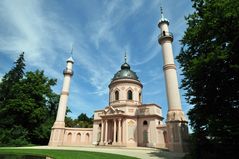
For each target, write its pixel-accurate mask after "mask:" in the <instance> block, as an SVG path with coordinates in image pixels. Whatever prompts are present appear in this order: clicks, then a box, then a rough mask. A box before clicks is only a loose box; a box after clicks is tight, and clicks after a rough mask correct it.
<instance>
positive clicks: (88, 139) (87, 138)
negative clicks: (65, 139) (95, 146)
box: [85, 133, 90, 143]
mask: <svg viewBox="0 0 239 159" xmlns="http://www.w3.org/2000/svg"><path fill="white" fill-rule="evenodd" d="M85 142H86V143H89V142H90V134H89V133H86V137H85Z"/></svg>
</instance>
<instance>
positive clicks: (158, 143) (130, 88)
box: [49, 9, 188, 152]
mask: <svg viewBox="0 0 239 159" xmlns="http://www.w3.org/2000/svg"><path fill="white" fill-rule="evenodd" d="M158 27H159V28H160V29H161V34H160V35H159V37H158V42H159V44H160V45H161V47H162V52H163V60H164V66H163V71H164V76H165V83H166V90H167V92H166V93H167V102H168V113H167V118H166V123H163V119H164V118H163V117H162V109H161V107H160V106H159V105H157V104H144V103H142V89H143V85H142V83H141V82H140V80H139V78H138V76H137V75H136V73H135V72H134V71H132V69H131V67H130V65H129V64H128V63H127V60H126V57H125V62H124V63H123V64H122V65H121V69H120V70H119V71H118V72H117V73H115V74H114V76H113V78H112V80H111V82H110V84H109V105H108V106H106V107H105V108H102V109H101V110H96V111H95V112H94V123H93V128H69V127H65V121H64V120H65V114H66V105H67V100H68V96H69V88H70V80H71V77H72V76H73V70H72V68H73V67H72V66H73V64H74V60H73V58H72V57H70V58H69V59H68V60H67V66H66V69H65V70H64V73H63V74H64V82H63V88H62V92H61V97H60V102H59V106H58V112H57V117H56V121H55V123H54V125H53V127H52V130H51V136H50V141H49V146H80V145H92V144H93V145H95V146H97V145H102V146H103V145H104V146H125V147H137V146H143V147H155V148H166V149H169V150H170V151H173V152H185V151H187V140H188V126H187V124H188V122H187V120H186V119H185V116H184V113H183V111H182V106H181V99H180V94H179V89H178V80H177V73H176V66H175V64H174V58H173V50H172V42H173V34H172V33H171V32H169V21H168V20H167V19H166V18H164V16H163V13H162V9H161V19H160V20H159V23H158Z"/></svg>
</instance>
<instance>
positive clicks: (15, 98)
mask: <svg viewBox="0 0 239 159" xmlns="http://www.w3.org/2000/svg"><path fill="white" fill-rule="evenodd" d="M24 68H25V63H24V53H22V54H21V55H20V56H19V58H18V60H17V61H16V62H15V67H13V68H12V69H11V70H10V71H9V72H8V73H6V75H4V77H3V80H2V81H1V83H0V99H1V102H0V145H17V146H19V145H23V144H27V143H33V144H47V142H48V139H49V136H50V130H51V126H52V125H53V122H54V119H55V115H56V110H57V105H58V104H57V103H58V99H59V96H58V95H57V94H55V93H54V92H53V91H52V89H51V87H52V86H54V85H55V84H56V80H55V79H49V78H48V77H46V76H45V75H44V72H43V71H39V70H36V71H35V72H31V71H30V72H26V73H25V72H24Z"/></svg>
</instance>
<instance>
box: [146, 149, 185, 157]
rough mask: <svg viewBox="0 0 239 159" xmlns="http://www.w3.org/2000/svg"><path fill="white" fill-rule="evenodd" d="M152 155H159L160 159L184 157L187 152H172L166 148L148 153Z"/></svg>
mask: <svg viewBox="0 0 239 159" xmlns="http://www.w3.org/2000/svg"><path fill="white" fill-rule="evenodd" d="M148 154H149V156H151V157H159V158H160V159H182V158H183V157H184V156H185V155H186V154H185V153H177V152H170V151H168V150H166V149H158V151H154V152H150V153H148Z"/></svg>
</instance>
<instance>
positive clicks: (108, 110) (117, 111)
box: [104, 106, 124, 115]
mask: <svg viewBox="0 0 239 159" xmlns="http://www.w3.org/2000/svg"><path fill="white" fill-rule="evenodd" d="M104 112H105V115H113V114H124V111H123V110H120V109H118V108H114V107H113V106H109V107H107V108H106V109H105V110H104Z"/></svg>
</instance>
